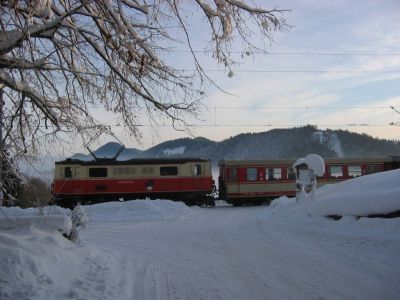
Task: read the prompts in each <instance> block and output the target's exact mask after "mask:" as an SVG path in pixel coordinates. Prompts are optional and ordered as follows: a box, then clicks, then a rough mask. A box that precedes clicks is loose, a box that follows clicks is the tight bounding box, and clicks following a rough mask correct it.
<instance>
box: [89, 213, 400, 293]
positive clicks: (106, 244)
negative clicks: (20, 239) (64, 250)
mask: <svg viewBox="0 0 400 300" xmlns="http://www.w3.org/2000/svg"><path fill="white" fill-rule="evenodd" d="M191 210H192V213H190V214H189V215H186V216H184V217H183V218H181V219H178V220H169V221H160V222H136V223H119V224H116V223H94V224H91V225H90V226H89V228H88V229H87V230H86V231H84V232H82V234H81V237H82V240H83V241H85V244H87V245H90V246H95V247H96V248H100V249H101V251H102V255H101V256H100V257H98V258H97V259H96V258H93V261H91V262H88V264H90V268H88V267H87V268H86V269H89V270H90V272H88V274H87V276H88V278H92V280H91V281H90V282H91V285H92V286H88V287H85V289H87V290H90V291H91V292H90V295H91V296H94V295H93V291H94V290H96V291H98V293H99V294H98V296H99V297H98V298H103V299H136V300H140V299H398V295H400V245H399V243H398V241H391V240H386V239H384V238H382V239H380V238H376V237H374V238H366V237H365V236H359V237H357V235H351V234H347V233H346V234H341V232H340V231H337V232H335V231H334V230H333V231H332V230H326V228H318V226H312V225H310V226H306V225H304V224H302V225H301V226H297V224H295V223H293V222H286V221H285V219H284V218H270V217H268V211H269V210H270V208H269V207H242V208H237V207H235V208H234V207H229V206H221V207H216V208H203V209H202V208H191ZM324 222H334V221H324ZM316 224H318V223H316ZM329 228H331V227H329ZM111 264H113V265H111ZM115 270H118V271H115ZM81 295H83V296H84V293H83V294H81Z"/></svg>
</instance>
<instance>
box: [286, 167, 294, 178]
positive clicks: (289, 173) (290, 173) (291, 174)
mask: <svg viewBox="0 0 400 300" xmlns="http://www.w3.org/2000/svg"><path fill="white" fill-rule="evenodd" d="M287 179H292V180H295V179H296V173H295V172H294V169H293V168H292V167H289V168H287Z"/></svg>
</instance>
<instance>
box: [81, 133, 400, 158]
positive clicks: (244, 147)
mask: <svg viewBox="0 0 400 300" xmlns="http://www.w3.org/2000/svg"><path fill="white" fill-rule="evenodd" d="M120 147H121V146H120V145H119V144H118V143H108V144H106V145H103V146H102V147H100V148H99V149H97V150H96V151H95V152H94V153H95V155H96V156H97V157H113V156H114V155H115V154H116V153H117V152H118V150H119V149H120ZM308 153H318V154H319V155H321V156H322V157H326V158H328V157H381V156H389V155H400V142H399V141H389V140H382V139H375V138H373V137H371V136H368V135H365V134H357V133H352V132H349V131H344V130H325V131H323V130H318V129H317V128H316V127H314V126H305V127H299V128H290V129H273V130H270V131H266V132H261V133H246V134H239V135H236V136H233V137H230V138H228V139H225V140H223V141H221V142H215V141H211V140H208V139H206V138H202V137H197V138H182V139H176V140H172V141H166V142H163V143H160V144H159V145H156V146H154V147H152V148H150V149H147V150H144V151H141V150H138V149H135V148H127V149H124V150H123V151H122V153H121V155H120V156H119V157H118V160H128V159H131V158H154V157H156V158H159V157H201V158H206V159H211V160H212V161H213V163H216V162H217V161H218V160H220V159H280V158H298V157H303V156H305V155H307V154H308ZM74 158H78V159H83V160H91V159H93V158H92V157H91V156H90V155H81V154H80V155H75V156H74Z"/></svg>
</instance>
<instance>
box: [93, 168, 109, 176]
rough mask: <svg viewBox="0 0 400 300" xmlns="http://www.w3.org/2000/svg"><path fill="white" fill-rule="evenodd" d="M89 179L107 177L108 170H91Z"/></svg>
mask: <svg viewBox="0 0 400 300" xmlns="http://www.w3.org/2000/svg"><path fill="white" fill-rule="evenodd" d="M89 177H107V168H89Z"/></svg>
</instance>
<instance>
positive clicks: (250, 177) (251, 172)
mask: <svg viewBox="0 0 400 300" xmlns="http://www.w3.org/2000/svg"><path fill="white" fill-rule="evenodd" d="M256 180H257V168H247V181H256Z"/></svg>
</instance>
